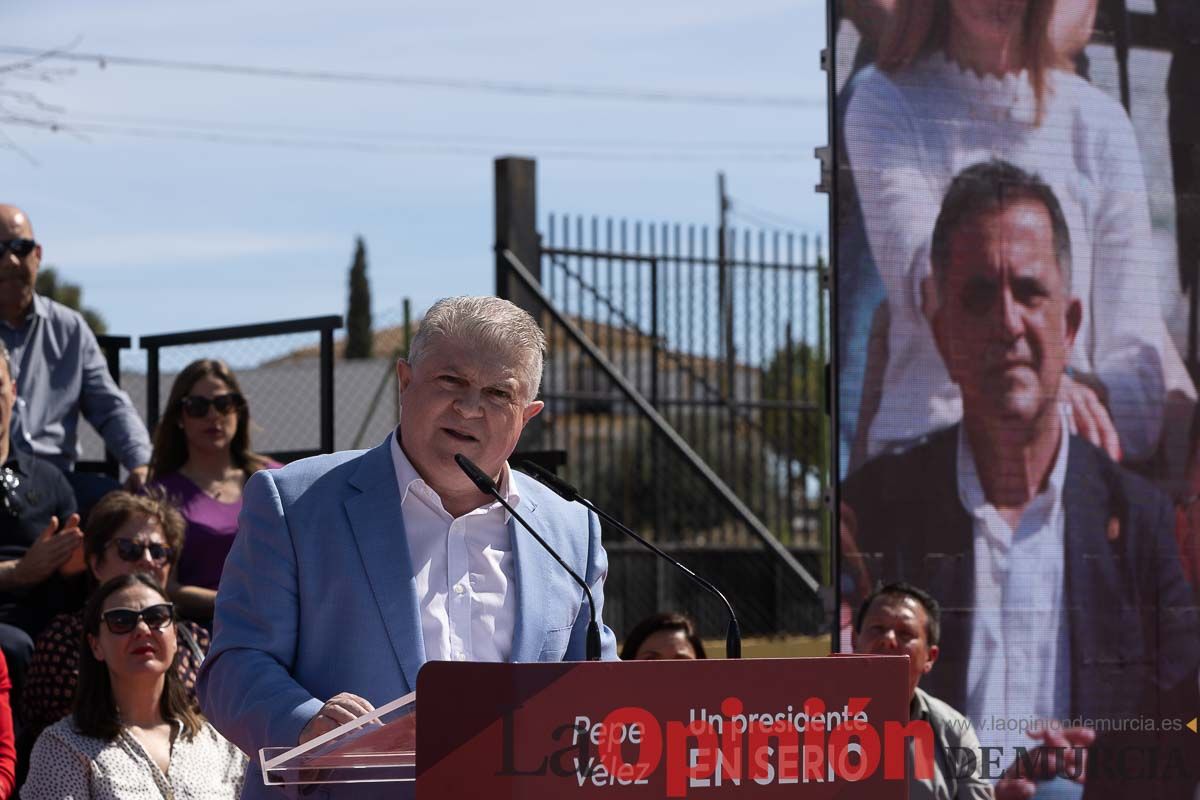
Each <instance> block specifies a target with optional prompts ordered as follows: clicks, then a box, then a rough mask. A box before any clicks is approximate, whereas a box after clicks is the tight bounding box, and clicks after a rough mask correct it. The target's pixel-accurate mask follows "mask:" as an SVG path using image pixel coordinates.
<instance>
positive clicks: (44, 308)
mask: <svg viewBox="0 0 1200 800" xmlns="http://www.w3.org/2000/svg"><path fill="white" fill-rule="evenodd" d="M34 315H37V316H39V317H48V316H50V301H49V300H47V299H46V298H44V297H42V296H41V295H40V294H38V293H37V292H34V293H33V311H32V312H30V313H29V315H27V316H26V317H25V319H29V317H32V316H34Z"/></svg>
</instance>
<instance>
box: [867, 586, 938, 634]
mask: <svg viewBox="0 0 1200 800" xmlns="http://www.w3.org/2000/svg"><path fill="white" fill-rule="evenodd" d="M881 597H887V598H890V599H892V600H902V599H904V598H906V597H908V598H911V599H913V600H916V601H917V602H918V603H920V604H921V607H922V608H924V609H925V638H926V639H927V640H928V644H929V645H930V646H931V647H932V646H933V645H936V644H937V643H938V641H939V640H940V639H941V638H942V607H941V606H940V605H939V604H938V601H937V600H935V599H934V597H933V595H931V594H930V593H929V592H927V591H925V590H924V589H918V588H917V587H916V586H913V585H912V584H908V583H904V582H903V581H897V582H895V583H888V584H884V585H883V586H879V587H876V589H875V591H873V592H871V593H870V594H869V595H867V599H866V600H863V601H862V605H860V606H859V607H858V614H857V616H855V618H854V632H855V633H862V626H863V621H864V620H865V619H866V618H867V612H868V611H870V610H871V605H872V604H873V603H874V602H875V601H876V600H878V599H879V598H881Z"/></svg>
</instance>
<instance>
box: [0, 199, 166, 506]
mask: <svg viewBox="0 0 1200 800" xmlns="http://www.w3.org/2000/svg"><path fill="white" fill-rule="evenodd" d="M41 260H42V246H41V244H39V243H38V242H37V241H36V240H35V239H34V238H33V226H32V225H31V224H30V221H29V217H28V216H27V215H26V214H25V213H24V212H23V211H21V209H19V208H16V207H15V206H10V205H0V265H2V266H3V273H4V279H3V280H0V341H3V343H4V344H5V345H6V346H7V347H8V350H9V352H10V353H12V362H13V365H14V366H15V368H16V372H15V373H14V374H13V375H12V377H13V378H14V379H15V380H16V381H17V388H18V390H19V399H18V401H17V413H16V417H15V423H14V431H15V432H14V434H13V437H12V439H13V442H14V444H15V446H16V447H18V448H20V449H21V450H25V451H26V452H30V453H34V454H35V455H38V456H41V457H42V458H45V459H46V460H47V461H50V462H51V463H53V464H54V465H55V466H56V467H58V468H59V469H61V470H63V471H64V472H65V473H66V474H67V477H68V479H69V480H70V482H71V486H72V487H73V488H74V490H75V493H76V496H77V498H78V501H79V505H80V507H81V508H83V509H84V510H85V511H86V510H87V509H89V508H90V507H91V506H92V505H93V504H94V503H95V502H96V501H97V500H99V499H100V497H102V496H103V495H104V494H106V493H107V492H108V491H109V490H111V489H115V488H117V487H116V483H115V481H112V480H111V479H108V478H105V477H104V476H102V475H95V474H87V473H76V472H74V471H73V470H74V468H75V460H76V458H77V457H78V455H79V450H78V446H77V443H76V437H77V430H78V427H79V414H80V413H81V412H82V413H83V416H84V417H85V418H86V419H87V421H88V422H89V423H91V425H92V427H93V428H95V429H96V431H97V432H98V433H99V434H100V435H101V436H102V437H103V438H104V442H105V444H106V445H108V449H109V450H110V451H112V452H113V453H115V454H116V456H117V458H118V459H119V460H120V462H121V464H122V465H123V466H124V467H125V468H126V469H128V470H129V480H128V482H127V485H128V486H129V487H130V488H131V489H137V488H140V487H141V486H142V484H143V483H144V482H145V480H146V470H147V464H148V462H149V460H150V435H149V433H147V431H146V425H145V423H144V422H142V418H141V416H140V415H139V414H138V412H137V410H136V409H135V408H134V407H133V404H132V403H131V402H130V401H129V395H127V394H125V392H123V391H121V390H120V389H119V388H117V385H116V383H115V382H114V381H113V379H112V376H111V375H110V374H109V372H108V363H107V362H106V361H105V359H104V354H103V353H102V352H101V350H100V346H99V345H98V344H97V342H96V336H95V334H94V333H92V329H91V328H89V327H88V324H87V322H85V321H84V319H83V316H82V315H80V314H79V312H77V311H74V310H73V309H70V308H67V307H66V306H64V305H62V304H61V303H57V302H55V301H54V300H51V299H49V298H47V297H42V296H41V295H39V294H37V293H36V292H35V291H34V286H35V284H36V281H37V273H38V267H39V266H40V265H41Z"/></svg>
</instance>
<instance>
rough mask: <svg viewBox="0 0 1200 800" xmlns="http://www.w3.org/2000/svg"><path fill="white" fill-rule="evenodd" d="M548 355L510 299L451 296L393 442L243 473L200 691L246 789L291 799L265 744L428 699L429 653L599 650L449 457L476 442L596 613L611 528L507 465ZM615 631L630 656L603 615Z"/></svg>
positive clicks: (577, 598)
mask: <svg viewBox="0 0 1200 800" xmlns="http://www.w3.org/2000/svg"><path fill="white" fill-rule="evenodd" d="M544 347H545V340H544V337H543V335H542V332H541V329H540V328H539V327H538V325H537V323H536V322H535V321H534V320H533V318H532V317H530V316H529V315H528V314H527V313H526V312H524V311H522V310H520V309H519V308H517V307H516V306H514V305H513V304H511V303H509V302H508V301H505V300H500V299H499V298H495V297H458V298H450V299H448V300H442V301H439V302H438V303H437V304H435V305H434V306H433V307H432V308H431V309H430V310H429V312H428V313H427V314H426V316H425V318H424V320H423V321H422V323H421V327H420V330H419V332H418V333H417V335H416V337H414V340H413V343H412V346H411V348H410V353H409V358H408V359H407V360H403V359H402V360H401V361H400V362H399V364H398V365H397V372H398V377H399V383H400V393H401V420H400V425H399V426H398V427H397V429H396V430H395V431H394V432H393V433H392V434H391V435H389V436H388V438H387V439H386V440H385V441H384V442H383V443H382V444H380V445H379V446H377V447H375V448H374V449H372V450H366V451H358V452H346V453H335V454H333V455H328V456H318V457H316V458H310V459H305V460H303V461H299V462H296V463H294V464H291V465H289V466H287V467H285V468H283V469H281V470H274V471H269V472H268V471H264V472H259V473H257V474H256V475H254V476H253V477H252V478H251V479H250V480H249V481H248V482H247V484H246V488H245V494H244V499H243V509H242V514H241V518H240V525H239V532H238V537H237V540H236V542H235V543H234V546H233V550H232V551H231V552H230V554H229V558H228V560H227V561H226V562H225V569H224V573H223V574H222V577H221V585H220V590H219V592H218V594H217V602H216V613H215V634H214V639H213V644H212V649H211V650H210V652H209V655H208V658H207V659H206V660H205V662H204V666H203V669H202V671H201V675H200V680H199V683H198V685H197V693H198V695H199V698H200V703H201V707H202V708H203V710H204V713H205V714H206V715H207V716H208V718H209V719H210V720H211V721H212V723H213V724H214V725H215V726H216V727H217V729H218V730H219V731H220V732H221V733H222V734H223V735H225V736H226V737H228V738H229V739H230V740H231V741H233V742H234V743H235V744H237V745H238V746H239V747H240V748H241V749H242V750H244V751H245V752H246V753H247V754H249V755H250V757H251V762H250V764H251V766H250V769H249V770H248V772H247V775H246V783H245V788H244V790H243V794H242V796H243V797H247V798H255V797H277V796H279V794H278V790H275V789H272V790H268V788H267V787H266V786H264V785H263V783H262V776H261V775H260V774H259V771H258V767H257V763H258V758H257V756H258V750H259V749H260V748H262V747H267V746H292V745H296V744H298V743H301V742H304V741H308V740H309V739H312V738H314V737H316V736H318V735H320V734H322V733H324V732H326V731H328V730H331V729H332V728H334V727H336V726H337V725H340V724H342V723H344V722H347V721H349V720H351V719H353V718H355V717H357V716H360V715H362V714H365V713H368V712H369V711H371V710H372V709H373V708H374V707H376V706H379V705H382V704H383V703H386V702H388V701H390V700H393V699H395V698H397V697H400V696H402V695H404V694H406V693H408V692H411V691H413V690H414V689H415V688H416V683H417V672H418V671H419V670H420V668H421V665H422V664H424V663H425V662H426V661H429V660H467V661H527V662H528V661H562V660H582V659H583V658H584V653H585V639H586V630H587V623H588V619H589V614H588V609H587V607H586V601H585V600H584V598H583V591H582V589H581V588H580V587H579V586H578V585H577V584H576V583H575V582H574V581H573V580H572V579H571V577H570V576H569V575H567V574H566V573H565V571H564V570H563V569H562V568H561V567H560V566H559V565H558V564H556V563H555V562H554V560H553V559H552V557H551V556H550V555H549V554H547V553H546V552H545V550H543V549H542V548H541V546H540V545H538V543H537V542H535V541H534V540H533V538H532V537H530V536H529V535H528V532H526V531H525V530H524V529H522V528H520V527H519V526H518V525H517V524H516V523H515V520H513V519H511V518H510V517H509V515H508V514H507V512H505V511H504V510H503V508H501V507H500V505H499V504H498V503H496V502H495V501H494V499H493V498H491V497H488V496H487V495H484V494H482V493H480V492H479V490H478V489H477V488H476V487H475V486H474V484H472V483H471V482H470V480H469V479H468V478H467V477H466V476H465V475H464V474H463V473H462V471H461V470H460V468H459V467H458V465H457V464H456V463H455V462H454V454H455V453H463V454H464V455H466V456H467V457H468V458H470V459H471V460H472V461H474V462H475V463H476V464H478V465H479V466H480V468H481V469H483V471H484V472H486V473H487V474H488V475H490V476H492V477H493V478H494V479H495V480H496V483H497V484H498V486H499V489H500V492H501V493H502V494H506V495H507V498H506V499H508V501H509V502H510V503H514V504H515V507H517V508H518V511H519V512H520V513H521V515H522V516H523V517H524V518H525V519H526V520H528V522H529V523H530V524H531V525H532V526H533V528H534V529H535V530H537V531H538V532H539V533H540V534H541V535H542V536H543V538H545V539H546V541H547V542H548V543H549V544H550V545H551V546H552V547H553V548H554V549H555V550H556V551H557V552H558V553H559V554H560V555H561V556H562V557H563V559H564V560H565V561H566V562H567V563H568V564H570V565H571V567H572V569H574V570H575V571H576V572H577V573H578V574H579V575H581V576H582V577H583V579H584V580H585V581H586V582H587V583H588V585H589V587H590V588H591V591H592V594H593V596H594V597H595V600H596V606H597V607H596V614H597V617H599V616H600V613H601V610H602V608H603V603H604V600H603V598H604V592H603V584H604V579H605V576H606V574H607V570H608V559H607V556H606V555H605V552H604V549H603V547H602V546H601V544H600V524H599V521H598V520H597V519H596V517H595V515H593V514H591V513H590V512H588V511H586V510H585V509H584V508H583V507H581V506H579V505H578V504H575V503H567V502H566V501H564V500H563V499H561V498H559V497H558V496H557V495H555V494H553V493H552V492H550V491H549V490H546V489H545V488H543V487H542V486H541V485H540V484H538V483H537V482H535V481H533V480H530V479H528V478H526V477H524V476H523V475H520V474H519V473H516V472H513V471H510V470H509V468H508V465H507V459H508V457H509V456H510V455H511V454H512V451H513V449H514V448H515V447H516V444H517V440H518V438H519V437H520V434H521V431H522V429H523V428H524V426H525V424H526V423H528V422H529V420H530V419H532V418H533V417H534V416H536V415H537V413H538V412H539V411H541V409H542V405H543V404H542V403H541V402H540V401H537V400H534V397H535V396H536V394H537V388H538V385H539V384H540V381H541V370H542V353H543V350H544ZM601 639H602V646H603V657H604V658H606V659H615V658H616V643H615V639H614V637H613V634H612V631H611V630H609V629H608V627H607V626H602V631H601ZM345 791H346V793H347V795H348V794H349V792H350V791H351V790H350V789H347V790H345ZM322 793H323V792H322ZM341 794H342V790H334V791H333V792H332V793H331V795H330V796H334V797H336V796H341Z"/></svg>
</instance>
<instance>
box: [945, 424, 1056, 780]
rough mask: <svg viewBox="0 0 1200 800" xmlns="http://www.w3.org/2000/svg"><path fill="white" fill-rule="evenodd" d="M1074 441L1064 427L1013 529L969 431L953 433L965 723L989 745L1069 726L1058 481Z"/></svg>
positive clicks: (1010, 751) (1009, 756)
mask: <svg viewBox="0 0 1200 800" xmlns="http://www.w3.org/2000/svg"><path fill="white" fill-rule="evenodd" d="M1069 442H1070V436H1069V435H1068V433H1067V425H1066V420H1065V419H1064V421H1063V425H1062V438H1061V440H1060V443H1059V446H1058V454H1057V456H1056V457H1055V461H1054V466H1053V468H1052V469H1051V471H1050V478H1049V480H1048V481H1047V486H1046V488H1045V490H1044V491H1042V492H1041V493H1040V494H1038V495H1037V496H1036V497H1034V498H1033V500H1032V501H1031V502H1030V503H1029V505H1028V507H1027V508H1026V509H1025V513H1024V514H1022V515H1021V521H1020V523H1018V525H1017V527H1016V530H1013V529H1012V528H1010V527H1009V525H1008V523H1007V522H1005V521H1004V519H1003V518H1002V517H1001V516H1000V513H999V512H998V511H997V510H996V507H995V506H993V505H992V504H991V503H989V502H988V501H987V499H986V498H985V497H984V494H983V486H982V485H981V484H980V482H979V474H978V472H977V471H976V469H975V458H974V456H973V454H972V453H971V445H970V442H968V440H967V436H966V432H965V429H963V428H961V427H960V428H959V434H958V495H959V498H960V500H961V501H962V504H963V507H964V508H965V509H966V510H967V513H969V514H970V515H971V517H972V520H973V528H974V553H975V605H974V608H973V609H972V612H973V614H972V626H971V653H970V657H969V659H968V662H967V703H966V709H964V710H965V711H966V713H967V716H968V717H969V718H970V719H971V722H972V723H973V724H974V725H975V730H976V732H977V733H978V734H979V739H980V741H981V742H982V744H983V745H984V746H987V747H1003V748H1004V753H1003V757H1002V758H1001V764H1003V766H1004V767H1007V766H1008V765H1009V764H1011V763H1012V761H1013V758H1014V757H1015V756H1016V752H1015V750H1014V748H1016V747H1018V746H1020V747H1025V748H1027V749H1031V748H1032V747H1034V746H1035V745H1036V744H1037V742H1035V741H1034V740H1033V739H1031V738H1029V736H1028V735H1026V733H1025V730H1023V729H1022V727H1021V726H1022V724H1024V725H1025V726H1026V727H1027V728H1028V727H1029V726H1032V725H1034V724H1035V723H1037V722H1045V721H1048V720H1063V719H1066V717H1067V714H1068V710H1069V704H1070V673H1069V669H1068V665H1069V664H1070V652H1069V651H1070V638H1069V636H1068V628H1067V624H1066V620H1065V604H1064V603H1063V553H1064V549H1063V547H1064V545H1063V541H1064V540H1063V535H1064V534H1063V522H1064V517H1063V504H1062V491H1063V482H1064V480H1065V479H1066V474H1067V451H1068V449H1069Z"/></svg>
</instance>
